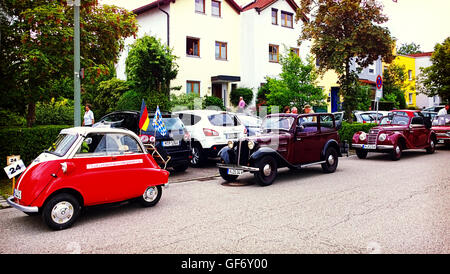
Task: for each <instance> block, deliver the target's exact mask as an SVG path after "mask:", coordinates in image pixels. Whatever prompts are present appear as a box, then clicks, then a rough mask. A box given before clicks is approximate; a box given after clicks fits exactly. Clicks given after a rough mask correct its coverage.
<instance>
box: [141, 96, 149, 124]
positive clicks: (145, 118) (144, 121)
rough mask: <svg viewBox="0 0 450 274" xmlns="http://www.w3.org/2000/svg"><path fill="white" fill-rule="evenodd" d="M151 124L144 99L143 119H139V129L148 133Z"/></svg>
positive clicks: (142, 107)
mask: <svg viewBox="0 0 450 274" xmlns="http://www.w3.org/2000/svg"><path fill="white" fill-rule="evenodd" d="M149 124H150V119H149V118H148V112H147V106H146V105H145V102H144V99H142V104H141V118H139V128H140V129H142V130H143V131H147V128H148V125H149Z"/></svg>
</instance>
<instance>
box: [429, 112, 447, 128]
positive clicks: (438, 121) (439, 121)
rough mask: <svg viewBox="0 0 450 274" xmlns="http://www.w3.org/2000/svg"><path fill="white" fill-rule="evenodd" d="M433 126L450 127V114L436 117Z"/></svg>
mask: <svg viewBox="0 0 450 274" xmlns="http://www.w3.org/2000/svg"><path fill="white" fill-rule="evenodd" d="M433 126H450V114H448V115H442V116H436V117H435V118H434V120H433Z"/></svg>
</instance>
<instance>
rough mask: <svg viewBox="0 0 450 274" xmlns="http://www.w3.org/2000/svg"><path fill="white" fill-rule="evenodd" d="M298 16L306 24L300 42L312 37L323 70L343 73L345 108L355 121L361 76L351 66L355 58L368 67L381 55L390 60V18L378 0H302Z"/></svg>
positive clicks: (312, 46) (315, 53) (392, 42)
mask: <svg viewBox="0 0 450 274" xmlns="http://www.w3.org/2000/svg"><path fill="white" fill-rule="evenodd" d="M296 19H297V20H300V19H301V20H302V21H303V23H304V25H303V28H302V33H301V35H300V37H299V43H300V42H302V41H304V40H312V45H311V52H312V53H313V54H314V55H315V56H316V58H317V60H318V61H319V72H325V71H327V70H334V71H336V73H337V74H338V75H339V76H340V77H339V79H340V80H339V83H340V86H341V87H340V91H341V93H342V95H343V97H344V104H343V107H344V110H345V112H346V116H347V117H349V122H351V121H352V120H351V119H352V117H351V112H352V110H354V108H355V107H356V106H357V104H358V103H357V97H356V96H357V93H358V92H357V91H356V90H354V89H352V87H355V86H356V82H357V81H358V76H357V74H356V73H353V72H352V71H351V70H350V65H351V61H352V60H353V61H354V62H356V63H357V64H358V65H359V67H367V66H369V65H370V64H372V63H373V62H374V61H376V60H377V59H378V58H379V57H380V56H381V57H382V59H383V61H385V62H387V63H390V62H391V61H392V60H393V59H394V56H393V54H392V51H393V49H394V46H395V43H394V40H393V38H392V37H391V35H390V32H389V30H388V29H387V28H385V27H382V26H380V25H381V24H383V23H385V22H386V21H387V20H388V18H387V17H386V16H385V15H383V14H382V5H381V4H379V3H378V1H376V0H316V1H313V0H302V1H301V5H300V8H299V9H298V10H297V15H296Z"/></svg>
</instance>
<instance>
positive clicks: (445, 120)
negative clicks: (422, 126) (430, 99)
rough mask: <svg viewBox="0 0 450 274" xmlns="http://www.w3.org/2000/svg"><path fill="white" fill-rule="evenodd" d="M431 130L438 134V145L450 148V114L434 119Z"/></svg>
mask: <svg viewBox="0 0 450 274" xmlns="http://www.w3.org/2000/svg"><path fill="white" fill-rule="evenodd" d="M431 129H432V130H433V131H434V132H436V138H437V142H438V144H445V145H446V146H447V147H450V114H447V115H442V116H436V117H434V119H433V125H432V128H431Z"/></svg>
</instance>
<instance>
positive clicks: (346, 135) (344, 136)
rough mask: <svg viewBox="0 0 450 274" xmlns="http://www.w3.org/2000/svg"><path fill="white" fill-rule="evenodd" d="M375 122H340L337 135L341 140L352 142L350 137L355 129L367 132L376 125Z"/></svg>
mask: <svg viewBox="0 0 450 274" xmlns="http://www.w3.org/2000/svg"><path fill="white" fill-rule="evenodd" d="M376 125H377V124H375V123H370V124H363V123H351V124H350V123H348V122H345V121H344V122H342V128H341V129H340V130H339V137H340V139H341V142H343V141H344V140H346V141H347V143H348V144H351V143H352V138H353V135H354V134H355V132H357V131H365V132H368V131H369V130H370V129H371V128H373V127H374V126H376Z"/></svg>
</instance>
